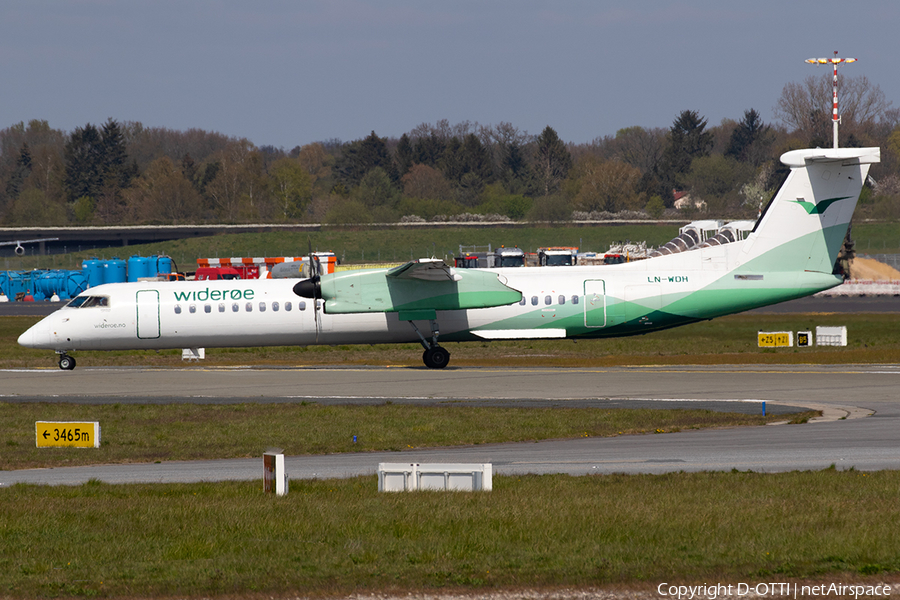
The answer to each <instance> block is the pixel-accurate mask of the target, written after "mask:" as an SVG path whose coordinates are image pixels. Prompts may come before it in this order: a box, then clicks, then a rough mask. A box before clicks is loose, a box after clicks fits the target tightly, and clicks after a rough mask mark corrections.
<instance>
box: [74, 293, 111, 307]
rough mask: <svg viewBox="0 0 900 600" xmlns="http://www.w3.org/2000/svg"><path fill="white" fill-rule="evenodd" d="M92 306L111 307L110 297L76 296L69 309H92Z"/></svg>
mask: <svg viewBox="0 0 900 600" xmlns="http://www.w3.org/2000/svg"><path fill="white" fill-rule="evenodd" d="M92 306H109V296H75V297H74V298H72V301H71V302H69V303H68V304H67V305H66V307H67V308H90V307H92Z"/></svg>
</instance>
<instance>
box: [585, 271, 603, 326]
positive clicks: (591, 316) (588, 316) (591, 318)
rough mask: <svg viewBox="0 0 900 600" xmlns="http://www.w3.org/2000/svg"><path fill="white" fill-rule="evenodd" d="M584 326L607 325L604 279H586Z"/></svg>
mask: <svg viewBox="0 0 900 600" xmlns="http://www.w3.org/2000/svg"><path fill="white" fill-rule="evenodd" d="M584 326H585V327H606V284H605V283H604V281H603V280H602V279H586V280H585V281H584Z"/></svg>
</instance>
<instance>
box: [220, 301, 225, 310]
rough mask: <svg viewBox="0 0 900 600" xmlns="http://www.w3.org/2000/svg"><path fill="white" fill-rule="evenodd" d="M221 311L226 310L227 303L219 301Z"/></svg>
mask: <svg viewBox="0 0 900 600" xmlns="http://www.w3.org/2000/svg"><path fill="white" fill-rule="evenodd" d="M219 312H225V303H224V302H219Z"/></svg>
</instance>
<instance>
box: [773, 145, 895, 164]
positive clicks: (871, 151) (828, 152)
mask: <svg viewBox="0 0 900 600" xmlns="http://www.w3.org/2000/svg"><path fill="white" fill-rule="evenodd" d="M844 161H852V162H853V163H856V164H862V165H871V164H875V163H878V162H881V148H808V149H803V150H791V151H790V152H785V153H784V154H782V155H781V162H783V163H784V164H785V165H787V166H789V167H794V168H797V167H802V166H805V165H806V164H807V163H812V162H844Z"/></svg>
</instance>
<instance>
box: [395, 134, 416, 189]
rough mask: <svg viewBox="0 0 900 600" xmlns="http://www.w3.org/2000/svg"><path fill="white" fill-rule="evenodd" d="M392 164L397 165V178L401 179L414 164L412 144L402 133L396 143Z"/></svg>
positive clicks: (407, 136) (406, 135)
mask: <svg viewBox="0 0 900 600" xmlns="http://www.w3.org/2000/svg"><path fill="white" fill-rule="evenodd" d="M394 162H396V164H397V167H396V170H397V176H398V177H400V178H401V179H402V178H403V176H404V175H406V174H407V173H409V170H410V169H411V168H412V166H413V164H414V163H415V161H414V160H413V147H412V142H410V141H409V135H408V134H405V133H404V134H403V135H401V136H400V141H399V142H397V154H396V155H395V156H394Z"/></svg>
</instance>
